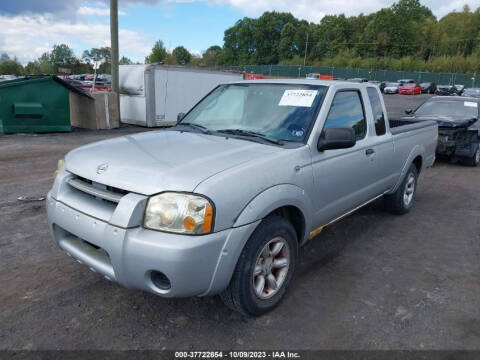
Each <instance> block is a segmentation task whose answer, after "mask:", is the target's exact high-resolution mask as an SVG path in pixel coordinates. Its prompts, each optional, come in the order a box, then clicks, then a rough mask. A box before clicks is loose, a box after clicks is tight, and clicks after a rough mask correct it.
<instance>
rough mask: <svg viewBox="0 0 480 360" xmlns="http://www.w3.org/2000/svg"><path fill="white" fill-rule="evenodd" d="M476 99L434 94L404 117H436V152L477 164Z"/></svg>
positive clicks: (478, 123) (479, 154)
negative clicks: (434, 95)
mask: <svg viewBox="0 0 480 360" xmlns="http://www.w3.org/2000/svg"><path fill="white" fill-rule="evenodd" d="M479 103H480V99H479V98H473V97H471V98H469V97H463V96H462V97H457V96H448V97H447V96H442V97H438V96H437V97H433V98H431V99H429V100H427V101H426V102H424V103H423V104H422V105H420V106H419V107H418V108H417V109H416V110H415V111H413V110H406V113H407V114H409V115H411V116H409V117H405V119H406V120H420V121H421V120H435V121H436V122H437V124H438V145H437V149H436V153H437V154H438V155H442V156H447V157H449V158H450V159H451V160H453V161H460V162H462V163H463V164H465V165H470V166H477V165H478V164H479V163H480V149H479V140H480V121H479V107H480V106H479Z"/></svg>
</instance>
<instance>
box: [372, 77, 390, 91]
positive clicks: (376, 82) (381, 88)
mask: <svg viewBox="0 0 480 360" xmlns="http://www.w3.org/2000/svg"><path fill="white" fill-rule="evenodd" d="M369 83H370V84H374V85H377V86H378V87H379V88H380V91H381V92H382V93H383V90H384V89H385V86H386V84H387V83H386V82H385V81H378V80H371V81H369Z"/></svg>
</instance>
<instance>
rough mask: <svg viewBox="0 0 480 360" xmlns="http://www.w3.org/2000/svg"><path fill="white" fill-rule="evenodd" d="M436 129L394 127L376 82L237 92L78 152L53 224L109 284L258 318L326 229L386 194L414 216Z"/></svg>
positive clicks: (59, 190) (398, 209)
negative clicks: (212, 303)
mask: <svg viewBox="0 0 480 360" xmlns="http://www.w3.org/2000/svg"><path fill="white" fill-rule="evenodd" d="M437 132H438V130H437V125H436V123H435V122H429V121H423V122H413V123H412V122H408V121H401V120H396V121H390V122H389V121H388V119H387V114H386V110H385V105H384V103H383V98H382V95H381V93H380V91H379V89H378V88H377V87H376V86H373V85H369V84H368V83H348V82H333V81H331V82H329V81H318V80H277V81H274V80H272V81H270V80H265V81H262V80H260V81H259V80H255V81H242V82H237V83H229V84H225V85H221V86H218V87H217V88H215V89H214V90H213V91H212V92H210V93H209V94H208V95H207V96H205V97H204V98H203V99H202V100H201V101H200V102H199V103H198V104H197V105H195V106H194V107H193V108H192V109H191V110H190V111H189V112H188V113H187V114H179V122H178V124H177V125H176V126H175V127H173V128H170V129H167V130H161V131H151V132H146V133H142V134H135V135H127V136H123V137H119V138H115V139H111V140H106V141H100V142H97V143H92V144H89V145H86V146H83V147H80V148H78V149H75V150H73V151H71V152H69V153H68V154H67V155H66V157H65V159H64V160H60V161H59V166H58V169H57V176H56V179H55V182H54V185H53V188H52V189H51V191H50V192H49V194H48V198H47V211H48V220H49V225H50V228H51V232H52V235H53V238H54V240H55V241H56V243H57V244H58V245H59V246H60V248H62V249H63V250H64V251H65V252H66V253H67V254H68V255H69V256H71V257H73V258H74V259H76V260H77V261H78V262H79V263H81V264H84V265H86V266H88V267H89V268H90V269H91V270H92V271H94V272H97V273H99V274H101V275H103V276H104V277H105V278H107V279H109V280H112V281H115V282H117V283H119V284H122V285H124V286H126V287H128V288H133V289H141V290H145V291H149V292H152V293H154V294H157V295H160V296H164V297H184V296H205V295H212V294H220V295H221V297H222V299H223V300H224V302H225V303H226V304H227V305H228V306H230V307H231V308H233V309H235V310H238V311H240V312H242V313H243V314H246V315H250V316H258V315H261V314H263V313H265V312H267V311H269V310H271V309H273V308H274V307H275V306H276V305H278V303H279V302H280V301H281V299H282V297H283V296H284V294H285V292H286V290H287V287H288V285H289V283H290V282H291V279H292V275H293V272H294V270H295V266H296V264H297V262H298V258H297V256H298V248H299V246H302V245H303V244H305V243H306V242H307V241H308V240H309V239H312V238H313V237H315V235H317V234H318V233H319V232H320V231H321V229H322V228H323V227H324V226H326V225H328V224H330V223H332V222H334V221H336V220H338V219H340V218H342V217H344V216H345V215H347V214H349V213H351V212H353V211H355V210H356V209H358V208H360V207H361V206H363V205H365V204H368V203H369V202H371V201H373V200H375V199H377V198H380V197H383V198H384V199H385V205H386V208H387V209H388V210H390V211H391V212H393V213H396V214H404V213H407V212H408V211H409V210H410V208H411V207H412V204H413V202H414V199H415V192H416V188H417V178H418V176H419V175H420V173H421V172H422V170H423V169H424V168H425V167H428V166H431V165H432V164H433V162H434V160H435V147H436V145H437V136H438V135H437Z"/></svg>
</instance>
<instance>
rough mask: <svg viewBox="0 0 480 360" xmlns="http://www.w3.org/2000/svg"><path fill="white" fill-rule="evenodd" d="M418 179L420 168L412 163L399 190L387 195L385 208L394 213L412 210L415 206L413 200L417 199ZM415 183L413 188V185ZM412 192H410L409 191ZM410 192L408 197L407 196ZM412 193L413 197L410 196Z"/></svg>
mask: <svg viewBox="0 0 480 360" xmlns="http://www.w3.org/2000/svg"><path fill="white" fill-rule="evenodd" d="M417 180H418V170H417V167H416V166H415V165H414V164H412V165H410V169H408V171H407V174H406V176H405V178H404V179H403V181H402V183H401V184H400V186H399V187H398V189H397V191H395V192H394V193H393V194H389V195H385V197H384V201H385V208H386V209H387V210H388V211H389V212H391V213H392V214H396V215H403V214H406V213H408V212H409V211H410V209H411V208H412V206H413V202H414V200H415V195H416V193H417ZM407 183H408V189H407ZM412 184H413V189H412V188H411V185H412ZM410 190H411V191H412V192H409V191H410ZM407 192H409V193H408V199H409V201H407V199H406V198H405V197H406V196H407ZM410 194H411V197H410Z"/></svg>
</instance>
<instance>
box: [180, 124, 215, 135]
mask: <svg viewBox="0 0 480 360" xmlns="http://www.w3.org/2000/svg"><path fill="white" fill-rule="evenodd" d="M177 126H188V127H191V128H193V129H196V130H200V131H201V132H202V133H204V134H211V133H212V132H211V131H210V130H208V129H207V128H206V127H205V126H203V125H198V124H193V123H188V122H186V123H184V122H181V123H178V124H177V125H176V126H175V127H177Z"/></svg>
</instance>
